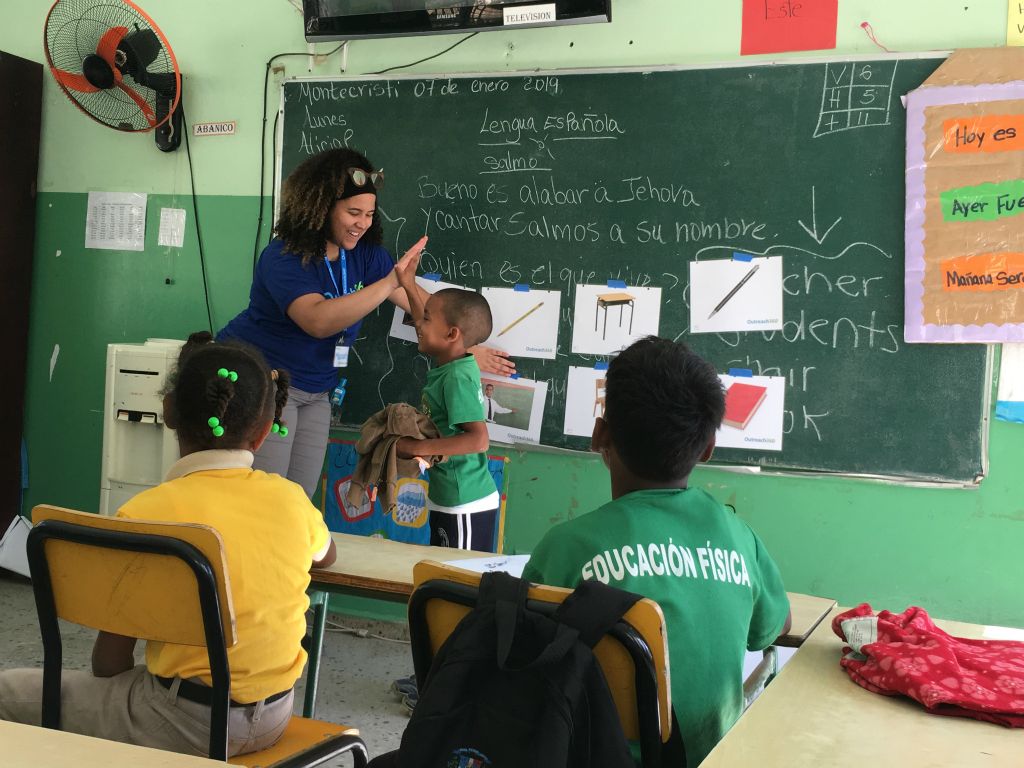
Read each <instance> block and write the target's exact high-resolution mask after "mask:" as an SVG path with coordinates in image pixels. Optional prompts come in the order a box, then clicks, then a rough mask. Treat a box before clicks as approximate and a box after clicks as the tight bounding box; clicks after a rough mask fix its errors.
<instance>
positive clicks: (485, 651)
mask: <svg viewBox="0 0 1024 768" xmlns="http://www.w3.org/2000/svg"><path fill="white" fill-rule="evenodd" d="M529 586H530V585H529V582H527V581H524V580H522V579H517V578H514V577H512V576H509V575H508V574H506V573H485V574H484V575H483V577H482V579H481V581H480V589H479V596H478V599H477V602H476V606H475V608H473V609H472V610H471V611H470V613H469V614H468V615H467V616H465V617H464V618H463V620H462V621H461V622H459V624H458V626H456V628H455V630H454V631H453V632H452V634H451V635H450V636H449V637H448V639H447V640H446V641H445V643H444V644H443V645H442V646H441V648H440V650H439V651H438V653H437V655H436V657H435V658H434V659H433V663H432V664H431V667H430V673H429V674H428V675H427V677H426V680H425V681H424V682H423V683H422V685H421V688H420V695H419V702H418V703H417V704H416V708H415V710H414V711H413V714H412V718H411V719H410V721H409V725H408V727H407V728H406V730H405V733H404V734H403V735H402V745H401V748H400V750H399V753H398V755H397V758H398V761H397V762H398V764H399V765H401V768H528V767H529V768H534V767H537V768H547V766H552V767H553V768H554V767H557V768H562V766H565V767H566V768H634V766H635V763H634V762H633V759H632V757H631V756H630V752H629V745H628V742H627V741H626V738H625V736H624V735H623V732H622V726H621V724H620V723H619V716H618V713H617V711H616V709H615V703H614V701H613V700H612V696H611V693H610V692H609V690H608V685H607V683H606V681H605V678H604V674H603V673H602V671H601V667H600V665H599V664H598V662H597V660H596V659H595V657H594V654H593V652H592V648H593V646H594V645H595V644H596V643H597V641H598V640H600V639H601V637H602V636H604V634H605V633H606V632H607V631H608V629H609V628H610V627H612V625H614V624H615V622H617V621H618V620H619V618H621V617H622V615H623V614H624V613H625V612H626V611H628V610H629V608H630V606H632V605H633V604H634V603H635V602H636V601H637V600H639V599H640V596H639V595H634V594H631V593H629V592H623V591H622V590H618V589H614V588H612V587H608V586H606V585H604V584H601V583H599V582H590V581H588V582H584V583H582V584H580V586H579V587H578V588H577V589H576V591H575V592H574V593H573V594H572V595H570V596H569V597H568V598H567V599H566V600H565V602H564V603H562V605H560V606H559V607H558V609H557V610H556V611H555V612H554V615H553V616H549V615H544V614H543V613H540V612H538V611H535V610H532V609H530V608H528V607H527V604H526V593H527V590H528V589H529ZM682 764H683V765H685V761H684V762H683V763H682Z"/></svg>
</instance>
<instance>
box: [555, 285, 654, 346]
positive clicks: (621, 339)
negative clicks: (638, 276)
mask: <svg viewBox="0 0 1024 768" xmlns="http://www.w3.org/2000/svg"><path fill="white" fill-rule="evenodd" d="M573 317H574V320H573V324H572V351H573V352H577V353H580V354H585V355H588V354H589V355H609V354H614V353H615V352H618V351H619V350H621V349H624V348H625V347H628V346H629V345H630V344H631V343H632V342H634V341H636V340H637V339H640V338H643V337H644V336H657V335H658V323H659V321H660V319H661V288H640V287H637V286H634V285H626V284H625V283H620V284H619V285H618V286H616V287H610V286H608V285H577V286H576V306H575V310H574V314H573Z"/></svg>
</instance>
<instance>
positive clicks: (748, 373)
mask: <svg viewBox="0 0 1024 768" xmlns="http://www.w3.org/2000/svg"><path fill="white" fill-rule="evenodd" d="M729 375H730V376H745V377H747V378H748V379H749V378H750V377H752V376H753V375H754V372H753V371H752V370H750V369H749V368H730V369H729Z"/></svg>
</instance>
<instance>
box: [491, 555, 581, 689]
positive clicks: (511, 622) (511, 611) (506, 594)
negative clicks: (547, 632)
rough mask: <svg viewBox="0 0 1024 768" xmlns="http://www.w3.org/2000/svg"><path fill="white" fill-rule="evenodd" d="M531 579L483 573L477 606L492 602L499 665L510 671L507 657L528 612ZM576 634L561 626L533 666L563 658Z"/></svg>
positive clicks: (531, 663)
mask: <svg viewBox="0 0 1024 768" xmlns="http://www.w3.org/2000/svg"><path fill="white" fill-rule="evenodd" d="M529 590H530V582H528V581H526V579H519V578H516V577H515V576H510V575H509V574H507V573H504V572H502V571H493V572H488V573H485V574H483V576H482V577H481V578H480V591H479V596H478V598H477V607H482V606H487V605H491V606H493V610H494V624H495V629H496V631H497V663H498V668H499V669H502V670H508V669H509V666H508V658H509V655H510V654H511V652H512V647H513V645H514V644H515V639H516V633H517V631H518V629H519V627H520V625H521V624H522V622H523V618H524V614H525V612H526V596H527V593H528V592H529ZM576 638H577V634H576V632H575V631H573V630H572V629H571V628H570V627H568V626H558V627H556V629H555V635H554V637H553V638H552V640H551V642H550V643H548V645H546V646H545V647H544V649H543V650H542V651H541V652H540V653H539V654H538V655H537V656H536V657H535V658H534V659H533V660H532V661H531V662H530V664H529V666H531V667H543V666H547V665H549V664H553V663H555V662H557V661H558V660H559V659H562V658H563V657H564V656H565V655H566V654H567V653H568V652H569V649H570V648H572V646H573V644H574V643H575V642H576Z"/></svg>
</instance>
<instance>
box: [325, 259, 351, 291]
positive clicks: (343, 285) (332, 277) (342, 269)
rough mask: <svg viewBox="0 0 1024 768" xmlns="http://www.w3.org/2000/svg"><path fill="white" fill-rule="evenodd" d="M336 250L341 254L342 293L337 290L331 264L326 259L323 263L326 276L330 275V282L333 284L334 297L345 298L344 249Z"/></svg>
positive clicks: (346, 272) (346, 266)
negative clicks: (325, 267) (325, 268)
mask: <svg viewBox="0 0 1024 768" xmlns="http://www.w3.org/2000/svg"><path fill="white" fill-rule="evenodd" d="M338 250H339V252H340V254H341V287H342V288H343V289H344V291H339V290H338V280H337V278H335V276H334V269H333V268H332V267H331V262H329V261H328V260H327V259H324V262H325V263H326V265H327V274H328V275H330V277H331V282H332V283H333V284H334V295H335V296H347V295H348V264H347V263H346V259H345V249H344V248H339V249H338Z"/></svg>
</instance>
